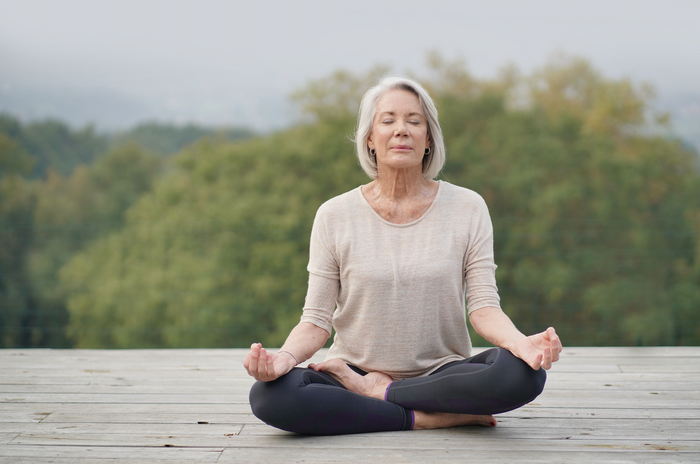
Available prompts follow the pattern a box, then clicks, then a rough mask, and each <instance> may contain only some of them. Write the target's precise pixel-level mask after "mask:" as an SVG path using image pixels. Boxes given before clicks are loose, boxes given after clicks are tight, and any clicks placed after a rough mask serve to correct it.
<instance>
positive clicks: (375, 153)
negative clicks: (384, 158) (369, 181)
mask: <svg viewBox="0 0 700 464" xmlns="http://www.w3.org/2000/svg"><path fill="white" fill-rule="evenodd" d="M369 154H370V155H372V156H377V150H375V149H374V148H370V149H369Z"/></svg>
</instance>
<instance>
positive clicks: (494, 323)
mask: <svg viewBox="0 0 700 464" xmlns="http://www.w3.org/2000/svg"><path fill="white" fill-rule="evenodd" d="M469 322H470V323H471V325H472V327H473V328H474V330H475V331H476V333H478V334H479V335H481V336H482V337H484V338H485V339H486V340H487V341H488V342H490V343H492V344H494V345H495V346H500V347H501V348H505V349H507V350H509V351H513V348H514V346H515V343H516V342H518V341H519V340H522V339H524V338H527V337H526V336H525V335H524V334H523V333H522V332H520V331H519V330H518V329H517V328H516V327H515V325H514V324H513V321H511V320H510V318H509V317H508V316H507V315H506V314H505V313H504V312H503V311H502V310H501V309H500V308H495V307H487V308H481V309H477V310H476V311H474V312H472V313H471V314H470V315H469Z"/></svg>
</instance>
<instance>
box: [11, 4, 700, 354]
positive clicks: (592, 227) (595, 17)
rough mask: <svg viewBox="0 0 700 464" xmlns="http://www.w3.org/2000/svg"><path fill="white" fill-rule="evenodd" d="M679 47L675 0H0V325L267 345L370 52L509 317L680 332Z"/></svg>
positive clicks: (689, 167) (658, 337) (696, 13)
mask: <svg viewBox="0 0 700 464" xmlns="http://www.w3.org/2000/svg"><path fill="white" fill-rule="evenodd" d="M699 57H700V3H698V2H695V1H693V0H666V1H632V0H617V1H610V0H608V1H589V2H583V3H582V2H560V1H542V0H532V1H528V2H521V1H515V0H495V1H492V2H477V1H465V0H461V1H457V0H454V1H453V0H449V1H447V0H446V1H435V2H418V1H402V2H394V1H386V2H383V1H364V0H358V1H353V2H324V1H315V0H314V1H299V2H283V1H269V2H258V3H254V2H229V1H212V0H209V1H207V0H204V1H201V0H200V1H197V2H194V1H190V0H187V1H175V0H170V1H155V0H141V1H134V0H120V1H115V0H105V1H100V2H95V1H78V0H64V1H61V2H53V1H49V0H24V1H22V2H17V1H8V0H0V347H81V348H140V347H243V346H247V345H249V344H250V343H251V342H257V341H259V342H263V343H265V344H266V345H269V346H272V345H279V344H281V343H282V342H283V340H284V338H285V336H286V334H287V333H288V332H289V330H290V329H291V327H293V326H294V325H295V324H296V323H297V322H298V320H299V317H300V311H301V307H302V305H303V301H304V295H305V292H306V281H307V273H306V261H307V258H308V241H309V233H310V228H311V223H312V220H313V216H314V214H315V211H316V209H317V208H318V206H319V205H320V204H321V203H322V202H324V201H325V200H327V199H328V198H330V197H332V196H335V195H338V194H340V193H343V192H345V191H347V190H349V189H351V188H354V187H356V186H357V185H359V184H362V183H366V182H368V179H367V178H366V176H365V175H364V174H363V173H362V171H361V169H360V168H359V166H358V163H357V160H356V158H355V157H354V154H353V145H352V143H351V142H350V141H349V136H351V135H352V133H353V130H354V126H355V119H356V112H357V106H358V103H359V98H360V96H361V95H362V93H363V92H364V90H366V89H367V88H368V86H369V85H371V84H372V83H373V82H375V81H376V79H377V78H378V77H379V76H382V75H385V74H387V73H398V74H403V75H409V76H412V77H415V78H417V79H418V80H419V81H421V82H422V83H423V84H424V85H425V86H426V87H427V88H428V89H429V90H430V92H431V94H432V95H433V97H434V98H435V100H436V103H437V105H438V109H439V111H440V119H441V123H442V126H443V130H444V135H445V141H446V145H447V149H448V159H447V164H446V167H445V170H444V172H443V173H442V174H441V176H440V178H441V179H444V180H447V181H449V182H452V183H454V184H457V185H461V186H464V187H467V188H471V189H473V190H476V191H477V192H479V193H480V194H481V195H483V196H484V198H485V199H486V201H487V203H488V205H489V208H490V211H491V216H492V219H493V222H494V228H495V246H496V261H497V264H498V265H499V269H498V271H497V278H498V282H499V289H500V294H501V300H502V304H503V308H504V310H505V311H506V312H507V313H508V314H509V315H510V316H511V317H512V318H513V319H514V321H515V322H516V324H517V325H518V326H519V327H520V328H521V329H522V330H523V331H524V332H526V333H533V332H536V331H540V330H543V329H544V328H546V327H547V326H549V325H554V326H555V327H556V328H557V330H558V332H559V333H560V335H561V336H562V338H563V340H564V343H565V344H567V345H697V344H698V343H700V155H699V154H698V153H699V151H700V59H698V58H699ZM387 330H390V328H387ZM475 344H477V345H483V344H485V342H484V341H483V340H480V339H479V338H478V337H475Z"/></svg>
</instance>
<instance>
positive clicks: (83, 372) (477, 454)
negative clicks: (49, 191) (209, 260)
mask: <svg viewBox="0 0 700 464" xmlns="http://www.w3.org/2000/svg"><path fill="white" fill-rule="evenodd" d="M475 351H478V350H475ZM246 352H247V350H245V349H240V350H239V349H233V350H126V351H116V350H115V351H109V350H74V351H71V350H0V366H2V367H1V368H0V401H4V402H1V403H0V464H3V462H12V463H19V462H23V461H24V462H32V463H35V462H42V460H45V461H46V462H48V461H49V460H50V461H55V462H71V463H80V462H95V461H99V460H102V459H109V460H110V462H111V463H113V462H119V461H120V460H121V461H125V462H126V461H131V459H136V460H140V461H142V462H149V463H150V462H159V461H160V462H164V463H166V462H177V461H178V460H179V458H178V455H177V454H172V453H170V454H148V453H149V452H151V451H154V450H170V451H172V450H177V449H184V450H197V451H200V450H219V452H220V456H219V455H218V454H215V455H216V456H217V457H218V458H219V460H221V461H222V462H230V461H239V462H240V461H244V462H276V463H281V462H285V463H286V462H296V461H299V462H301V461H302V460H307V461H311V462H360V461H362V462H377V461H386V460H391V461H392V462H431V461H436V462H464V461H465V458H466V457H468V460H469V461H470V462H472V461H473V462H510V461H513V462H522V461H527V460H532V461H536V462H538V463H540V462H601V461H602V462H605V461H611V462H698V461H699V458H700V456H699V454H698V453H699V452H700V441H699V440H698V438H697V437H696V435H698V434H697V433H696V432H697V430H698V429H700V393H698V388H697V385H698V383H699V382H700V348H698V347H682V348H666V347H661V348H641V349H640V348H566V349H565V351H564V354H563V356H562V360H561V361H560V362H559V363H557V364H556V365H555V368H554V369H552V370H551V371H550V372H549V373H548V377H549V380H548V383H547V387H546V389H545V392H544V394H543V395H541V396H540V397H539V398H537V399H536V400H535V401H534V402H533V403H531V404H529V405H526V406H525V407H523V408H520V409H518V410H516V411H511V412H509V413H506V414H501V415H499V416H498V420H499V422H500V423H499V426H498V427H495V428H476V427H463V428H456V429H447V430H438V431H420V432H398V433H397V432H391V433H379V434H365V435H351V436H344V437H302V436H297V435H294V434H289V433H287V432H283V431H280V430H277V429H274V428H272V427H269V426H267V425H265V424H263V423H261V422H260V421H259V420H258V419H257V418H255V417H254V416H253V415H252V414H251V413H250V406H249V405H248V404H247V391H248V389H249V387H250V385H252V383H253V380H252V379H251V378H250V377H248V376H247V375H246V373H245V371H244V370H243V369H242V367H241V364H240V363H241V362H242V359H243V357H244V356H245V354H246ZM324 356H325V354H324V353H321V354H320V355H318V356H317V357H316V359H318V360H320V359H323V357H324ZM6 361H7V362H6ZM197 422H209V424H197ZM235 433H238V435H234V434H235ZM171 442H172V443H171ZM57 443H61V444H62V446H57ZM77 445H82V446H77ZM165 445H174V446H172V447H166V446H165ZM177 446H180V447H181V448H176V447H177ZM98 448H99V450H100V452H102V451H105V454H99V455H96V454H94V450H95V449H98ZM89 449H90V450H93V451H91V452H88V451H87V450H89ZM329 449H332V450H334V453H333V455H332V457H330V458H329V456H328V454H327V451H328V450H329ZM8 450H14V451H11V452H13V453H14V454H11V455H8V454H7V453H8V452H10V451H8ZM132 450H139V451H142V453H141V454H140V453H138V452H137V453H133V454H129V452H130V451H132ZM44 452H47V453H45V454H42V453H44ZM23 453H24V454H23ZM17 454H20V455H19V456H18V455H17ZM202 456H203V457H201V460H202V461H206V460H213V459H211V455H208V454H205V455H202ZM387 456H388V457H389V458H386V459H384V458H383V457H387ZM181 460H182V461H183V462H199V460H200V458H197V457H195V455H194V454H192V455H190V456H188V457H186V458H185V459H181Z"/></svg>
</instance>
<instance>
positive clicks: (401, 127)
mask: <svg viewBox="0 0 700 464" xmlns="http://www.w3.org/2000/svg"><path fill="white" fill-rule="evenodd" d="M394 135H395V136H397V137H399V136H402V135H408V126H407V125H406V121H403V120H398V121H396V128H395V129H394Z"/></svg>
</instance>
